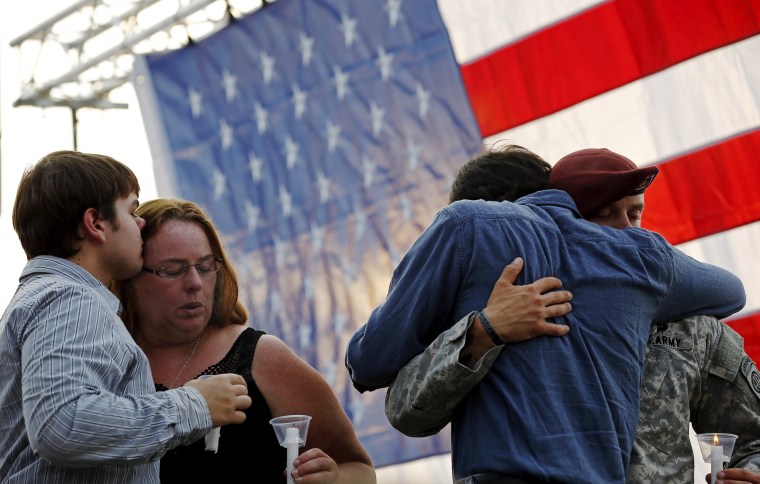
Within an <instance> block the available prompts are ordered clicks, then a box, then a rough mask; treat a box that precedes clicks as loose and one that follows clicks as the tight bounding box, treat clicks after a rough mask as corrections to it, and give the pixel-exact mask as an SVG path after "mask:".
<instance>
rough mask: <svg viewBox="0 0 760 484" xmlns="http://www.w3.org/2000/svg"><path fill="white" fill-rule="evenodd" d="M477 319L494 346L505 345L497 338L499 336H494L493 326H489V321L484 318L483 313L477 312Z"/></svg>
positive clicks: (484, 314)
mask: <svg viewBox="0 0 760 484" xmlns="http://www.w3.org/2000/svg"><path fill="white" fill-rule="evenodd" d="M478 318H479V319H480V324H482V325H483V329H485V330H486V333H488V336H489V337H490V338H491V341H493V343H494V344H495V345H496V346H500V345H503V344H506V342H504V341H503V340H502V339H501V338H499V335H498V334H496V330H495V329H493V326H491V321H489V320H488V318H487V317H486V313H484V312H483V311H478Z"/></svg>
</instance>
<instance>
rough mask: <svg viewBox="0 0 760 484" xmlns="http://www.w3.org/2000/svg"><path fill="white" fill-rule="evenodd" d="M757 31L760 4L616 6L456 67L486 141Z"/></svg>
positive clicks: (631, 1) (706, 0) (702, 0)
mask: <svg viewBox="0 0 760 484" xmlns="http://www.w3.org/2000/svg"><path fill="white" fill-rule="evenodd" d="M758 32H760V0H678V1H674V0H648V1H642V0H617V1H611V2H605V3H602V4H600V5H599V6H597V7H594V8H592V9H589V10H587V11H585V12H583V13H581V14H579V15H576V16H575V17H572V18H570V19H568V20H566V21H564V22H560V23H558V24H556V25H554V26H551V27H548V28H546V29H544V30H541V31H539V32H537V33H535V34H533V35H531V36H529V37H526V38H525V39H523V40H521V41H519V42H516V43H514V44H511V45H509V46H506V47H504V48H503V49H500V50H498V51H496V52H494V53H493V54H490V55H488V56H487V57H484V58H482V59H480V60H477V61H474V62H472V63H469V64H465V65H463V66H462V68H461V71H462V77H463V79H464V84H465V88H466V89H467V93H468V96H469V98H470V103H471V104H472V107H473V110H474V111H475V117H476V118H477V120H478V123H479V125H480V130H481V133H482V134H483V136H484V137H486V136H489V135H492V134H495V133H499V132H501V131H505V130H507V129H509V128H512V127H515V126H519V125H521V124H524V123H527V122H529V121H532V120H534V119H538V118H540V117H543V116H546V115H549V114H552V113H555V112H557V111H560V110H562V109H565V108H567V107H569V106H572V105H574V104H577V103H579V102H581V101H583V100H585V99H589V98H591V97H594V96H596V95H598V94H601V93H604V92H607V91H609V90H611V89H614V88H617V87H620V86H622V85H625V84H627V83H629V82H632V81H635V80H637V79H640V78H642V77H645V76H648V75H650V74H653V73H655V72H658V71H661V70H663V69H666V68H667V67H670V66H672V65H674V64H677V63H679V62H682V61H684V60H686V59H689V58H691V57H694V56H697V55H699V54H702V53H705V52H708V51H710V50H713V49H716V48H718V47H722V46H724V45H728V44H730V43H733V42H736V41H738V40H741V39H744V38H747V37H749V36H752V35H755V34H757V33H758Z"/></svg>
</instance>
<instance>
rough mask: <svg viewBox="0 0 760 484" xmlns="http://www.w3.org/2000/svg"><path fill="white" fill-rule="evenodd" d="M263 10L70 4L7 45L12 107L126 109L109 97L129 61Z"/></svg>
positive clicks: (221, 3)
mask: <svg viewBox="0 0 760 484" xmlns="http://www.w3.org/2000/svg"><path fill="white" fill-rule="evenodd" d="M267 3H270V2H269V1H267V0H77V1H76V2H75V3H73V4H72V5H71V6H70V7H68V8H66V9H65V10H62V11H61V12H59V13H57V14H55V15H53V16H51V17H50V18H48V19H47V20H45V21H44V22H42V23H41V24H39V25H38V26H36V27H34V28H32V29H31V30H29V31H28V32H26V33H24V34H23V35H21V36H19V37H17V38H15V39H13V40H12V41H11V43H10V45H11V47H14V48H17V49H18V50H19V59H20V62H21V72H22V74H21V76H22V79H21V94H20V96H19V97H18V99H17V100H16V101H15V102H14V106H37V107H54V106H61V107H68V108H70V109H71V110H72V115H73V116H74V121H75V123H76V110H77V109H80V108H94V109H113V108H126V107H127V104H126V103H123V102H119V100H118V99H116V96H114V94H113V93H114V91H115V90H117V88H119V87H121V86H123V85H124V84H126V83H128V82H129V80H130V79H129V78H130V73H131V70H132V64H133V62H134V56H135V55H137V54H147V53H151V52H160V51H165V50H171V49H176V48H180V47H182V46H184V45H187V44H188V43H192V42H195V41H197V40H200V39H201V38H203V37H206V36H208V35H210V34H212V33H214V32H216V31H218V30H219V29H221V28H223V27H224V26H226V25H227V24H228V23H230V22H231V21H234V20H235V19H236V18H239V17H241V16H243V15H246V14H248V13H250V12H252V11H254V10H257V9H258V8H260V7H262V6H264V5H266V4H267Z"/></svg>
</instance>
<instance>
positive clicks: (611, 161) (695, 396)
mask: <svg viewBox="0 0 760 484" xmlns="http://www.w3.org/2000/svg"><path fill="white" fill-rule="evenodd" d="M605 155H606V153H605V152H604V151H602V150H582V151H581V152H576V154H575V156H568V157H565V158H563V160H561V161H560V162H558V163H557V165H555V167H554V170H553V171H552V174H551V181H552V186H553V187H554V188H559V189H564V190H565V191H567V192H568V193H569V194H571V196H572V197H573V198H574V199H575V200H576V203H577V205H578V207H579V209H580V210H581V212H582V214H583V215H584V217H585V218H586V219H588V220H592V221H594V222H596V223H599V224H600V225H606V226H610V227H615V228H626V227H639V226H640V225H641V216H642V213H643V211H644V192H643V190H642V189H641V188H639V189H638V190H635V191H634V193H630V192H628V188H629V187H628V186H625V182H624V181H623V182H622V185H621V180H623V178H622V177H625V176H628V177H634V178H635V177H637V176H638V177H640V178H641V179H642V180H646V178H647V176H648V175H647V173H646V171H644V170H646V169H643V170H641V169H638V168H637V167H636V165H635V164H633V163H632V162H630V160H628V159H627V158H624V157H615V156H605ZM534 156H537V155H534ZM492 165H493V164H492V163H487V162H483V160H481V159H478V158H476V159H474V160H471V162H470V163H468V165H466V166H467V170H466V171H465V170H462V171H460V173H459V175H458V176H457V182H456V183H455V185H458V186H460V187H461V186H465V187H467V186H469V185H471V184H476V185H478V186H479V187H480V188H481V192H480V193H479V194H478V196H479V197H481V198H483V199H486V200H489V199H500V198H501V196H502V193H503V191H502V190H501V189H499V188H498V187H492V188H489V189H487V190H485V191H483V190H482V187H483V185H482V184H481V183H480V178H481V177H482V176H483V174H486V175H487V178H488V179H501V178H504V177H507V176H509V175H511V174H515V176H520V172H515V170H514V169H513V166H512V164H511V163H510V162H509V160H507V159H502V160H501V162H500V163H499V164H498V165H497V166H492ZM637 173H638V174H637ZM473 174H478V175H473ZM655 174H656V173H655ZM650 183H651V181H650ZM644 188H646V187H644ZM605 190H607V191H610V190H611V193H612V194H611V198H613V199H617V198H619V199H618V200H615V201H613V202H612V203H610V204H608V205H607V206H604V207H601V208H600V207H599V205H598V204H596V203H595V200H594V196H595V195H597V194H599V193H604V191H605ZM470 194H471V193H469V192H468V191H467V190H464V189H460V193H459V195H461V197H459V198H456V197H454V193H453V191H452V200H451V201H452V202H454V201H456V200H458V199H461V198H466V197H467V196H469V195H470ZM521 268H522V266H521V264H512V265H511V267H510V268H508V269H509V271H508V272H509V273H508V274H506V275H505V276H504V277H502V278H501V279H500V283H501V284H497V286H495V287H494V291H493V293H492V294H491V297H490V298H489V301H488V304H487V306H486V309H485V310H484V312H485V313H486V314H488V315H489V316H488V317H489V319H490V321H491V322H492V324H493V326H494V328H495V330H496V331H497V335H498V336H499V337H500V338H501V339H503V340H515V339H516V338H518V339H519V337H516V336H515V334H516V333H519V331H523V332H524V331H525V330H526V329H527V330H529V331H532V332H533V333H534V334H547V333H546V332H542V331H541V328H542V327H543V325H546V324H549V325H550V326H556V325H553V324H551V323H548V322H547V321H546V320H545V319H541V320H538V321H535V322H533V324H532V325H530V326H527V327H526V328H518V327H514V326H512V327H510V326H508V325H507V324H508V323H507V321H506V316H507V315H509V314H510V312H511V308H510V304H511V301H510V300H508V299H506V296H507V295H508V294H510V293H511V292H513V291H514V290H515V289H517V287H518V286H512V285H511V284H512V282H514V280H515V278H516V276H517V274H518V273H519V271H520V269H521ZM473 324H474V323H473V321H472V316H469V317H467V318H464V320H463V321H461V322H460V323H458V324H457V325H456V326H454V327H452V328H451V329H450V330H447V331H446V332H444V333H442V334H441V336H439V337H438V338H437V339H436V341H434V342H433V343H432V344H431V345H430V346H429V347H428V349H427V350H426V352H425V353H423V354H422V355H419V356H418V357H415V358H414V359H413V360H412V361H411V362H410V363H409V364H407V365H406V366H405V367H404V368H403V369H402V370H401V371H400V372H399V375H398V377H397V378H396V380H395V381H394V383H393V384H391V386H390V388H389V391H388V395H387V398H386V415H387V416H388V419H389V420H390V421H391V423H392V424H393V425H394V427H396V428H397V429H398V430H400V431H401V432H403V433H405V434H407V435H414V436H425V435H432V434H434V433H437V432H438V431H439V430H440V429H442V428H443V427H444V426H445V425H446V424H447V423H448V422H449V421H450V420H451V417H452V415H453V412H454V410H455V408H456V406H457V405H458V404H459V402H461V400H462V399H464V398H465V397H466V394H467V392H468V391H469V389H470V388H472V386H474V385H476V384H477V383H478V382H479V381H480V379H482V378H483V377H484V376H485V374H486V373H487V371H488V369H489V368H490V366H491V365H492V364H493V360H494V359H495V357H496V356H498V353H499V352H501V351H502V350H503V349H504V346H500V347H499V348H500V349H497V350H496V351H494V352H493V353H492V354H488V353H485V354H487V356H486V358H481V357H480V353H478V354H477V355H475V354H473V351H474V350H473V348H475V347H477V345H482V346H483V347H484V348H485V351H486V352H487V351H488V350H489V349H490V348H493V347H494V343H493V342H491V340H490V339H489V338H487V337H484V336H483V334H482V332H476V331H475V329H477V325H475V327H474V328H473ZM458 331H460V332H461V331H465V332H467V335H468V337H469V339H468V340H467V342H465V341H464V339H463V338H459V336H458V334H457V332H458ZM507 351H508V349H507ZM476 356H477V358H474V357H476ZM423 367H424V368H428V369H432V370H434V371H421V368H423ZM753 375H754V376H753ZM757 377H758V372H757V367H756V366H755V364H754V363H753V362H752V360H751V359H750V358H749V357H748V356H747V355H746V353H745V352H744V350H743V347H742V339H741V337H740V336H739V335H738V334H736V332H735V331H733V330H732V329H731V328H729V327H728V326H726V325H724V324H722V323H720V322H719V321H718V320H717V319H715V318H714V317H711V316H695V317H693V318H687V319H684V320H681V321H677V322H670V323H659V324H656V325H653V326H652V328H651V333H650V337H649V341H648V346H647V354H646V360H645V366H644V374H643V381H642V394H641V408H640V413H639V423H638V428H637V435H636V441H635V444H634V448H633V453H632V457H631V463H630V465H629V467H628V482H631V483H638V482H692V481H693V471H694V460H693V454H692V448H691V442H690V440H689V420H690V419H691V422H692V424H693V425H694V427H695V428H696V429H697V432H706V433H708V432H726V433H735V434H737V435H739V439H738V441H737V445H736V446H735V448H734V453H733V458H732V460H731V462H730V463H729V466H733V467H743V468H744V469H738V468H737V469H727V470H725V471H722V474H721V475H719V478H721V479H733V480H735V481H736V482H755V483H758V482H760V474H758V473H755V472H752V470H758V469H760V389H758V388H757V385H756V384H755V385H754V386H753V384H752V379H753V378H755V379H756V378H757ZM441 381H445V382H446V385H440V384H439V383H440V382H441ZM435 382H437V383H438V384H435Z"/></svg>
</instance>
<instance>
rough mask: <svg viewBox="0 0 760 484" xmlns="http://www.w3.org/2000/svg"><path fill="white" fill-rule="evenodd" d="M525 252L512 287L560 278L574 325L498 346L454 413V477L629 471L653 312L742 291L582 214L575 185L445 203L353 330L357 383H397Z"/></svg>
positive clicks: (727, 306) (664, 313)
mask: <svg viewBox="0 0 760 484" xmlns="http://www.w3.org/2000/svg"><path fill="white" fill-rule="evenodd" d="M517 256H521V257H523V258H524V260H525V266H524V269H523V271H522V273H521V274H520V276H519V278H518V280H517V282H516V284H526V283H530V282H532V281H534V280H536V279H539V278H541V277H547V276H555V277H558V278H559V279H561V280H562V282H563V287H564V288H565V289H568V290H570V291H572V292H573V296H574V297H573V310H572V312H571V313H570V314H569V315H568V316H567V317H566V318H564V320H563V321H562V322H563V323H565V324H568V325H569V326H570V328H571V329H570V333H569V334H568V335H567V336H564V337H561V338H557V337H539V338H535V339H532V340H529V341H526V342H524V343H520V344H515V345H508V346H507V347H506V348H505V349H504V351H502V352H501V355H500V356H499V357H498V359H497V360H496V362H495V363H494V365H493V367H492V368H491V370H490V371H489V373H488V375H487V376H486V377H485V378H484V379H483V380H482V381H481V382H480V384H479V385H478V386H477V387H475V388H474V389H473V390H472V391H471V392H470V394H469V396H468V398H467V399H466V400H465V401H464V402H463V403H462V404H461V405H460V407H459V408H458V409H457V411H456V412H455V415H454V418H453V420H452V446H453V449H452V462H453V467H454V475H455V477H456V478H459V477H462V476H467V475H471V474H476V473H482V472H501V473H505V474H510V475H518V476H526V477H533V478H538V479H543V480H556V481H562V482H624V481H625V475H626V468H627V466H628V461H629V458H630V452H631V447H632V443H633V439H634V436H635V429H636V421H637V415H638V410H639V390H640V378H641V373H642V364H643V358H644V350H645V345H646V341H647V336H648V334H649V328H650V326H651V323H652V322H653V321H670V320H676V319H680V318H682V317H686V316H690V315H696V314H714V315H716V316H718V317H725V316H727V315H730V314H733V313H734V312H736V311H738V310H739V309H741V308H742V307H743V305H744V302H745V294H744V288H743V286H742V283H741V281H740V280H739V279H738V278H737V277H735V276H734V275H732V274H730V273H729V272H727V271H725V270H723V269H720V268H718V267H715V266H711V265H708V264H704V263H700V262H698V261H696V260H694V259H692V258H690V257H689V256H687V255H686V254H684V253H683V252H681V251H679V250H678V249H675V248H674V247H672V246H670V245H669V244H668V243H667V242H666V241H665V240H664V239H663V238H662V237H661V236H659V235H657V234H654V233H651V232H648V231H646V230H642V229H633V228H632V229H626V230H617V229H611V228H607V227H601V226H599V225H596V224H593V223H590V222H586V221H585V220H582V219H581V217H580V214H579V213H578V211H577V209H576V208H575V205H574V203H573V201H572V200H571V199H570V197H569V196H568V195H567V194H566V193H565V192H561V191H557V190H546V191H542V192H538V193H536V194H533V195H530V196H528V197H524V198H522V199H521V200H519V201H518V202H517V203H514V204H512V203H508V202H484V201H461V202H456V203H454V204H452V205H449V206H448V207H446V208H444V209H442V210H441V211H440V212H439V213H438V215H437V216H436V218H435V220H434V221H433V223H432V224H431V226H430V227H428V228H427V229H426V230H425V231H424V232H423V234H422V235H421V236H420V238H419V239H418V240H417V241H416V242H415V243H414V245H413V246H412V248H411V249H410V250H409V252H408V253H407V254H406V256H405V257H404V259H403V260H402V261H401V263H400V264H399V266H398V267H397V268H396V271H395V272H394V275H393V279H392V281H391V285H390V290H389V292H388V296H387V298H386V300H385V302H383V303H382V304H381V305H380V306H378V307H377V308H376V309H375V310H374V311H373V313H372V315H371V316H370V319H369V321H367V323H366V324H365V325H364V326H362V327H361V328H359V329H358V330H357V331H356V332H355V333H354V335H353V336H352V338H351V340H350V341H349V344H348V348H347V351H346V366H347V368H348V371H349V373H350V375H351V378H352V380H353V382H354V386H355V387H356V388H357V389H358V390H360V391H365V390H374V389H377V388H381V387H384V386H387V385H388V384H389V383H390V381H391V380H392V378H393V377H394V376H395V375H396V373H397V372H398V370H399V369H400V368H401V367H402V366H403V365H404V364H405V363H406V362H408V361H409V360H410V359H411V358H412V357H413V356H415V355H417V354H419V353H421V352H422V351H424V349H425V348H426V347H427V346H428V345H429V344H430V343H431V342H432V341H433V339H435V337H436V336H437V335H438V334H440V333H441V332H442V331H444V330H446V329H447V328H449V327H450V326H452V325H453V324H454V323H456V322H457V321H458V320H459V319H460V318H461V317H463V316H464V315H466V314H467V313H469V312H470V311H472V310H477V309H481V308H483V307H485V305H486V302H487V300H488V296H489V295H490V293H491V290H492V289H493V286H494V284H495V282H496V280H497V279H498V277H499V275H500V274H501V271H502V270H503V268H504V266H505V265H506V264H508V263H509V262H511V261H512V260H513V259H514V258H515V257H517Z"/></svg>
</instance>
